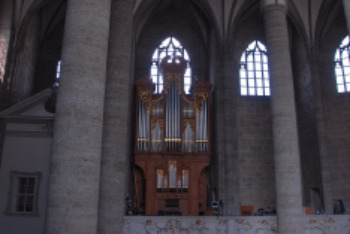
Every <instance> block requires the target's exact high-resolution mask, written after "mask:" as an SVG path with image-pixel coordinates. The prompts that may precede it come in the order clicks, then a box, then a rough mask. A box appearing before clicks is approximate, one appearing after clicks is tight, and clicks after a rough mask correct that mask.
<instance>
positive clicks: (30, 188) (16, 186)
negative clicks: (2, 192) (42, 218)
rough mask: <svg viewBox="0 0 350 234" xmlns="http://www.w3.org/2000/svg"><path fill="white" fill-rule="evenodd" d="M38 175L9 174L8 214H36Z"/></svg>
mask: <svg viewBox="0 0 350 234" xmlns="http://www.w3.org/2000/svg"><path fill="white" fill-rule="evenodd" d="M39 179H40V173H19V172H11V188H10V197H9V202H8V206H7V213H8V214H26V215H28V214H34V215H35V214H37V212H38V209H37V201H38V193H39Z"/></svg>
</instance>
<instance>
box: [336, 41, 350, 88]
mask: <svg viewBox="0 0 350 234" xmlns="http://www.w3.org/2000/svg"><path fill="white" fill-rule="evenodd" d="M334 62H335V77H336V84H337V90H338V93H347V92H350V36H346V37H345V38H344V39H343V41H342V42H341V43H340V45H339V47H338V48H337V51H336V52H335V56H334Z"/></svg>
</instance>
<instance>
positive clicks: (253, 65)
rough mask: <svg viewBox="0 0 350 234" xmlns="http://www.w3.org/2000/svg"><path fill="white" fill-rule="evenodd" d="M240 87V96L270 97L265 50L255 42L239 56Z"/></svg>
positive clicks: (259, 43)
mask: <svg viewBox="0 0 350 234" xmlns="http://www.w3.org/2000/svg"><path fill="white" fill-rule="evenodd" d="M239 73H240V87H241V95H242V96H270V79H269V69H268V59H267V50H266V47H265V46H264V44H262V43H261V42H260V41H258V40H255V41H253V42H252V43H250V44H249V45H248V47H247V48H246V50H245V51H244V52H243V54H242V56H241V64H240V70H239Z"/></svg>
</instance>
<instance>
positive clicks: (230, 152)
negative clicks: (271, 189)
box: [214, 47, 239, 215]
mask: <svg viewBox="0 0 350 234" xmlns="http://www.w3.org/2000/svg"><path fill="white" fill-rule="evenodd" d="M231 49H232V48H227V47H226V48H225V51H231ZM221 57H222V58H223V61H222V65H221V67H220V68H219V69H217V70H218V72H220V73H219V74H218V76H220V75H221V76H222V77H220V79H217V80H218V84H217V90H216V94H215V108H216V111H215V113H216V115H217V117H216V123H215V131H216V135H217V137H216V142H215V148H216V149H215V151H216V154H217V156H218V157H217V159H216V160H217V161H216V162H215V164H214V165H216V168H215V169H216V171H217V175H216V177H217V192H218V197H217V198H216V199H217V200H220V201H221V206H220V215H239V204H238V195H239V182H238V178H239V170H238V168H237V165H238V156H237V135H236V133H237V131H236V130H235V129H236V128H237V127H236V106H237V105H236V103H235V101H236V95H237V94H236V93H235V88H234V86H235V85H236V84H234V83H233V82H232V73H233V71H232V68H233V67H234V66H232V64H233V63H234V61H232V58H233V56H232V54H231V53H230V52H224V53H223V54H222V56H221ZM238 82H239V81H238ZM238 82H237V84H238Z"/></svg>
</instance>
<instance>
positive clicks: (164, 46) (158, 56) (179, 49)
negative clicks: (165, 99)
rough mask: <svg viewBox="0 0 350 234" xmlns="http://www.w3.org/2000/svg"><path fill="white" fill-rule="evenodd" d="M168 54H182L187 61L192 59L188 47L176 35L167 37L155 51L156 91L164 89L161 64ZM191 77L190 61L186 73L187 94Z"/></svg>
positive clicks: (153, 66) (154, 79)
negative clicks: (160, 69)
mask: <svg viewBox="0 0 350 234" xmlns="http://www.w3.org/2000/svg"><path fill="white" fill-rule="evenodd" d="M166 56H172V57H175V56H180V57H183V58H184V59H185V60H186V61H188V62H189V61H190V57H189V56H188V53H187V51H186V49H184V48H183V46H182V45H181V43H180V42H179V41H178V40H177V39H175V38H174V37H168V38H166V39H165V40H164V41H163V42H162V43H161V44H160V46H159V47H158V48H157V49H156V50H155V51H154V53H153V56H152V66H151V77H152V81H153V83H155V85H156V88H155V90H154V93H162V91H163V85H164V83H163V76H162V74H161V73H160V71H159V65H160V62H161V61H162V59H163V58H165V57H166ZM191 77H192V71H191V67H190V65H189V63H187V68H186V71H185V74H184V91H185V93H186V94H188V93H189V91H190V86H191Z"/></svg>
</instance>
